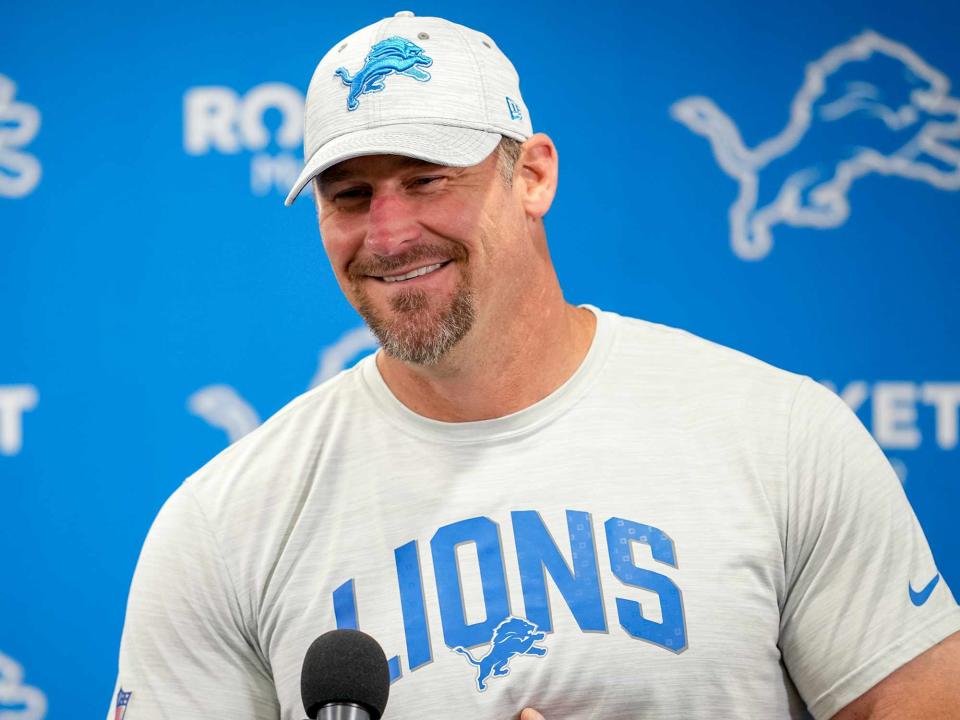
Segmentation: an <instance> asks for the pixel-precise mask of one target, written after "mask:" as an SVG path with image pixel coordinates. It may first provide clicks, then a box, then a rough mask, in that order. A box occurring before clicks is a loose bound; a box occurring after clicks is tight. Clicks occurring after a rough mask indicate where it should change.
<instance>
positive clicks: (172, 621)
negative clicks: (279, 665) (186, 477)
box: [110, 486, 279, 720]
mask: <svg viewBox="0 0 960 720" xmlns="http://www.w3.org/2000/svg"><path fill="white" fill-rule="evenodd" d="M255 645H256V643H255V642H254V641H253V640H252V639H251V633H250V632H249V630H248V628H247V627H246V625H245V621H244V618H243V613H242V611H241V609H240V605H239V603H238V601H237V597H236V593H235V592H234V589H233V583H232V580H231V577H230V573H229V571H228V569H227V567H226V565H225V563H224V561H223V557H222V555H221V552H220V547H219V544H218V540H217V537H216V535H215V533H214V532H213V530H212V529H211V527H210V526H209V524H208V522H207V518H206V516H205V515H204V513H203V511H202V510H201V508H200V505H199V504H198V503H197V500H196V498H195V497H194V496H193V494H192V493H191V492H190V489H189V487H187V486H183V487H181V488H180V489H179V490H178V491H177V492H176V493H174V495H173V496H172V497H171V498H170V499H169V500H168V501H167V503H166V504H165V505H164V507H163V509H162V510H161V511H160V513H159V515H158V516H157V518H156V520H155V521H154V523H153V526H152V527H151V529H150V533H149V535H148V536H147V540H146V542H145V543H144V546H143V550H142V551H141V554H140V559H139V561H138V563H137V569H136V572H135V573H134V578H133V583H132V585H131V588H130V597H129V600H128V603H127V615H126V621H125V623H124V628H123V638H122V640H121V647H120V666H119V672H118V677H117V686H116V688H115V689H114V696H113V700H112V702H111V714H110V717H113V708H114V705H115V703H116V701H117V693H118V692H119V690H120V689H121V688H122V689H123V691H124V693H132V695H131V696H130V698H129V710H130V716H131V717H133V716H135V717H138V718H144V719H146V720H151V719H160V718H164V719H166V718H169V719H170V720H174V719H176V720H182V718H187V717H233V718H245V719H247V720H254V719H256V720H261V719H267V718H277V717H279V709H278V703H277V698H276V690H275V688H274V685H273V682H272V679H271V676H270V673H269V670H268V669H267V667H266V663H265V661H264V660H263V658H261V657H260V656H259V653H258V651H257V650H256V647H255Z"/></svg>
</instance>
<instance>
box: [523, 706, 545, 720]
mask: <svg viewBox="0 0 960 720" xmlns="http://www.w3.org/2000/svg"><path fill="white" fill-rule="evenodd" d="M520 720H545V718H544V717H543V715H541V714H540V713H538V712H537V711H536V710H534V709H533V708H529V707H528V708H524V709H523V712H522V713H520Z"/></svg>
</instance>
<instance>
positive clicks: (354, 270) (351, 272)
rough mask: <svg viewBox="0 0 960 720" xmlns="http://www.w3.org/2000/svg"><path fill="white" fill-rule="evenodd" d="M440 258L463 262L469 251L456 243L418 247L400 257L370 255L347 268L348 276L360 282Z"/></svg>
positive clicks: (356, 260)
mask: <svg viewBox="0 0 960 720" xmlns="http://www.w3.org/2000/svg"><path fill="white" fill-rule="evenodd" d="M438 258H445V259H449V260H453V261H454V262H463V261H465V260H466V259H467V251H466V248H464V247H463V246H462V245H458V244H456V243H449V244H443V245H438V244H436V243H428V244H424V245H417V246H416V247H412V248H410V249H409V250H406V251H404V252H402V253H400V254H398V255H370V256H367V257H360V258H357V259H355V260H353V261H352V262H351V263H350V264H349V265H348V266H347V275H348V276H349V277H350V279H351V280H359V279H360V278H363V277H365V276H367V275H378V276H379V275H389V274H390V273H392V272H395V271H396V270H399V269H401V268H403V267H406V266H408V265H412V264H413V263H415V262H417V261H419V260H436V259H438Z"/></svg>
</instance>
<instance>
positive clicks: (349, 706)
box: [300, 630, 390, 720]
mask: <svg viewBox="0 0 960 720" xmlns="http://www.w3.org/2000/svg"><path fill="white" fill-rule="evenodd" d="M389 694H390V668H389V667H388V665H387V656H386V655H384V653H383V648H381V647H380V644H379V643H378V642H377V641H376V640H374V639H373V638H372V637H370V636H369V635H367V634H366V633H363V632H360V631H359V630H331V631H330V632H327V633H324V634H323V635H321V636H320V637H318V638H317V639H316V640H314V641H313V643H311V645H310V648H309V649H308V650H307V654H306V656H305V657H304V659H303V670H302V671H301V673H300V697H301V698H302V699H303V709H304V710H306V712H307V717H308V718H310V720H380V716H381V715H383V711H384V708H386V706H387V696H388V695H389Z"/></svg>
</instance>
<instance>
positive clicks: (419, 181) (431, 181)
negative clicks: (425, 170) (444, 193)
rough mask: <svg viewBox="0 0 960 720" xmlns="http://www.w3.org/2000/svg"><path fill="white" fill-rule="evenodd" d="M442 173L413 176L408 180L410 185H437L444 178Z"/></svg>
mask: <svg viewBox="0 0 960 720" xmlns="http://www.w3.org/2000/svg"><path fill="white" fill-rule="evenodd" d="M446 179H447V178H446V176H444V175H424V176H423V177H418V178H414V179H413V180H412V181H411V182H410V186H411V187H418V188H422V187H427V186H428V185H437V184H439V181H441V180H446Z"/></svg>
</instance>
